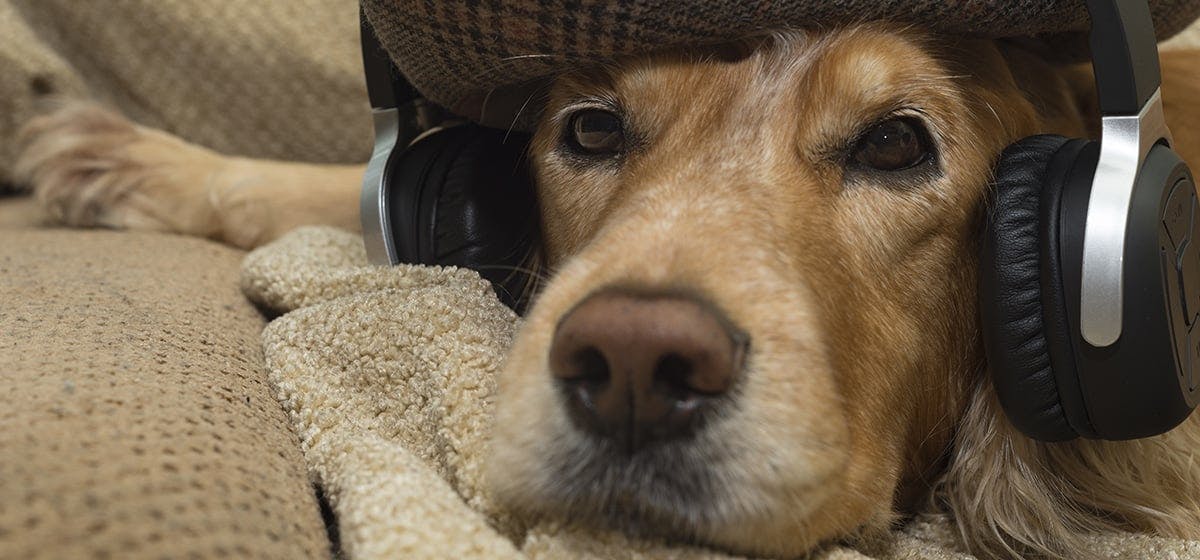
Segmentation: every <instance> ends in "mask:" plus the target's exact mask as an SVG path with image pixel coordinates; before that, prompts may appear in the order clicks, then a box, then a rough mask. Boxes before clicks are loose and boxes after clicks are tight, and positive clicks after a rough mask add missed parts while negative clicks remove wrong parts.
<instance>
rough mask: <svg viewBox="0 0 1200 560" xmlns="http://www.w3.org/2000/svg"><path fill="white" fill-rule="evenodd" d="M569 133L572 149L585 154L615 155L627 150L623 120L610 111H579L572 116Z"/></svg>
mask: <svg viewBox="0 0 1200 560" xmlns="http://www.w3.org/2000/svg"><path fill="white" fill-rule="evenodd" d="M567 131H568V140H569V144H570V145H571V147H572V148H574V149H575V150H576V151H578V152H581V153H584V154H589V155H597V156H605V155H614V154H617V153H620V152H621V151H622V150H623V149H624V148H625V130H624V127H623V126H622V125H621V119H620V118H619V117H617V116H616V115H614V114H612V113H610V112H608V111H601V110H599V109H585V110H582V111H579V112H578V113H575V114H574V115H572V116H571V120H570V123H569V125H568V129H567Z"/></svg>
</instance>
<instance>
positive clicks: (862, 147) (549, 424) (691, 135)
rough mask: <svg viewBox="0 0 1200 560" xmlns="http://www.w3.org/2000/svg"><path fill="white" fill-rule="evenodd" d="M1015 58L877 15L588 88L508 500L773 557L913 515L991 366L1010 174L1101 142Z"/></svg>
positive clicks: (570, 131) (561, 199) (550, 129)
mask: <svg viewBox="0 0 1200 560" xmlns="http://www.w3.org/2000/svg"><path fill="white" fill-rule="evenodd" d="M1011 60H1012V59H1011V55H1006V54H1004V53H1002V52H1001V49H1000V48H999V47H998V46H997V45H996V44H995V43H993V42H988V41H971V40H955V41H949V40H942V39H937V38H933V37H927V36H923V35H920V34H917V33H915V32H913V31H910V30H897V29H893V28H890V27H883V26H874V25H868V26H861V27H855V28H850V29H843V30H838V31H831V32H823V33H786V34H779V35H775V36H770V37H763V38H760V39H759V40H756V41H753V42H748V43H746V44H744V45H739V46H737V47H734V48H729V49H714V50H712V51H710V52H705V53H703V54H687V55H684V54H674V55H670V54H668V55H659V56H653V57H648V58H643V59H638V60H631V61H626V62H624V63H620V64H615V65H612V66H610V67H607V68H603V69H597V70H590V71H586V72H582V73H579V74H576V75H571V76H564V77H562V78H560V79H559V80H558V81H557V82H556V84H555V86H554V88H553V90H552V92H551V94H550V97H549V102H548V104H547V107H546V111H545V114H544V116H543V118H542V120H541V122H540V125H539V127H538V129H537V133H536V136H535V139H534V143H533V148H532V155H531V157H532V159H533V162H534V166H535V169H536V176H537V183H538V191H539V201H540V204H541V206H542V214H543V228H544V231H545V250H546V253H547V257H548V259H549V261H550V262H551V264H552V266H553V268H554V269H555V275H554V277H553V279H552V281H551V282H550V283H549V285H548V286H547V287H546V288H545V290H544V292H543V293H542V294H541V295H540V297H539V299H538V301H537V302H536V305H535V306H534V307H533V309H532V311H531V313H530V314H529V316H528V318H527V321H526V322H525V324H524V326H523V328H522V330H521V333H520V336H519V337H518V339H517V341H516V343H515V346H514V348H513V350H512V352H511V355H510V357H509V360H508V363H507V365H506V368H505V370H504V373H503V374H502V377H501V382H500V383H501V389H500V391H501V392H500V394H499V404H498V417H497V426H496V434H495V440H494V451H495V458H494V461H493V465H492V466H493V476H492V479H493V481H494V483H495V486H496V488H497V490H498V492H499V495H500V496H501V498H502V499H503V500H504V501H506V502H507V503H509V504H510V505H512V506H514V507H516V508H518V509H522V510H526V511H531V512H539V513H549V514H554V515H560V516H566V517H570V518H575V519H582V520H586V521H591V522H603V523H606V524H609V525H616V526H619V527H621V528H624V529H626V530H630V531H635V532H639V533H645V532H650V533H655V534H664V535H668V536H672V537H676V538H682V539H688V540H696V541H700V542H705V543H712V544H716V545H719V546H722V547H726V548H729V549H733V550H737V551H744V552H753V553H768V554H797V553H800V552H803V551H805V550H807V549H808V548H809V547H811V546H812V545H814V544H815V543H817V542H819V541H822V540H826V539H830V538H834V537H838V536H843V535H848V534H852V533H854V532H856V531H859V530H861V529H863V528H871V527H882V526H886V525H887V524H888V523H889V522H890V521H891V519H892V518H893V515H894V512H895V511H896V507H897V504H898V503H899V502H903V501H904V500H906V499H909V498H910V497H911V496H912V494H911V493H913V492H915V491H917V490H920V489H921V488H922V487H923V486H924V485H926V484H927V483H928V482H930V479H931V477H933V476H935V475H936V470H937V468H938V466H939V464H940V461H941V459H942V458H943V457H944V456H945V452H946V449H947V446H948V445H949V443H950V441H951V437H952V435H953V432H954V430H955V428H956V426H957V425H958V423H959V419H960V418H961V417H962V416H963V414H964V409H965V407H966V403H967V401H968V399H969V398H970V394H971V392H972V391H973V390H974V388H975V387H976V386H977V385H978V381H979V379H980V378H981V375H982V372H981V369H982V355H981V354H982V351H981V346H980V344H979V342H978V327H977V319H976V302H975V298H976V291H975V285H976V280H975V279H976V266H977V262H976V256H975V255H976V253H977V238H978V234H979V232H978V230H979V227H980V223H981V217H982V206H983V203H984V200H985V194H986V192H987V188H988V183H989V179H990V177H991V172H992V165H993V163H994V161H995V160H996V158H997V156H998V154H999V153H1000V151H1001V150H1002V149H1003V148H1004V147H1005V146H1006V145H1007V144H1009V143H1011V142H1012V141H1014V140H1015V139H1017V138H1020V137H1022V136H1025V135H1029V134H1033V133H1037V132H1041V131H1055V132H1065V133H1076V134H1078V133H1079V132H1080V131H1079V130H1078V127H1079V126H1080V125H1079V121H1080V119H1079V116H1078V112H1077V111H1075V110H1074V107H1073V101H1072V100H1071V99H1069V97H1068V95H1067V94H1066V92H1065V88H1063V87H1057V86H1046V87H1036V84H1034V81H1030V80H1027V79H1025V77H1024V76H1020V75H1015V74H1017V73H1015V72H1014V71H1013V70H1012V64H1011ZM1027 60H1028V61H1030V64H1035V63H1034V62H1033V60H1034V59H1033V58H1028V59H1027ZM1037 64H1040V63H1037ZM1031 71H1033V70H1031ZM1036 71H1041V72H1044V73H1045V74H1047V75H1051V74H1052V73H1051V72H1049V71H1048V70H1046V69H1045V68H1041V67H1039V68H1038V70H1036ZM1047 79H1049V78H1047ZM1031 84H1034V85H1031ZM1059 85H1061V84H1059Z"/></svg>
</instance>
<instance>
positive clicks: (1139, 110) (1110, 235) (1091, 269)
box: [1079, 0, 1171, 348]
mask: <svg viewBox="0 0 1200 560" xmlns="http://www.w3.org/2000/svg"><path fill="white" fill-rule="evenodd" d="M1087 6H1088V11H1089V13H1090V14H1091V15H1092V29H1091V44H1092V68H1093V71H1094V72H1095V75H1096V89H1097V93H1098V95H1099V96H1100V103H1101V105H1100V108H1101V124H1100V129H1101V133H1100V161H1099V162H1098V163H1097V164H1096V173H1095V175H1094V178H1093V180H1092V191H1091V195H1090V197H1089V199H1088V213H1087V224H1086V225H1085V229H1084V237H1083V271H1082V283H1081V284H1082V285H1081V287H1080V312H1079V323H1080V332H1081V334H1082V336H1083V339H1084V340H1086V341H1087V342H1088V343H1089V344H1091V345H1092V346H1095V347H1097V348H1104V347H1108V346H1112V345H1113V344H1115V343H1116V342H1117V339H1118V338H1120V337H1121V331H1122V328H1123V327H1122V324H1123V323H1122V322H1123V320H1124V305H1125V299H1124V298H1125V278H1124V275H1125V269H1124V266H1123V264H1124V261H1123V259H1124V255H1125V244H1126V231H1127V229H1128V226H1129V215H1130V205H1131V202H1132V197H1133V187H1134V185H1135V184H1136V182H1137V177H1138V173H1139V171H1140V170H1141V168H1142V164H1143V163H1144V162H1145V161H1146V156H1147V155H1148V154H1149V153H1150V149H1151V148H1153V147H1154V145H1155V144H1158V143H1160V142H1165V143H1166V144H1167V145H1168V146H1169V145H1170V144H1171V132H1170V130H1168V129H1167V124H1166V118H1165V117H1164V115H1163V108H1162V98H1161V97H1160V95H1159V84H1160V83H1161V81H1162V78H1161V75H1160V73H1159V67H1158V44H1157V43H1156V41H1155V34H1154V22H1153V20H1152V19H1151V18H1150V6H1149V3H1147V2H1141V1H1136V0H1088V2H1087Z"/></svg>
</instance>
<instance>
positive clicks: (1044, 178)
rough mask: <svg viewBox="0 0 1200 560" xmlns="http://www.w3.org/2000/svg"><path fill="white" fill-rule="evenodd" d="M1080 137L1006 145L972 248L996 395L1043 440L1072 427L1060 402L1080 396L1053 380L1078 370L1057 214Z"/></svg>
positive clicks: (1072, 432)
mask: <svg viewBox="0 0 1200 560" xmlns="http://www.w3.org/2000/svg"><path fill="white" fill-rule="evenodd" d="M1086 144H1087V142H1086V141H1083V140H1069V139H1067V138H1063V137H1061V136H1050V135H1043V136H1033V137H1029V138H1025V139H1023V140H1021V141H1020V142H1017V143H1015V144H1013V145H1011V146H1009V147H1008V148H1007V149H1005V150H1004V153H1003V154H1001V156H1000V161H999V163H998V164H997V166H996V171H995V183H994V186H993V191H992V193H991V197H990V200H989V205H988V207H987V212H988V214H987V224H986V227H985V235H984V239H983V243H982V252H981V255H980V277H979V298H980V299H979V307H980V318H981V320H982V331H983V340H984V349H985V351H986V353H987V359H988V366H989V368H990V369H991V373H992V380H993V383H994V385H995V388H996V392H997V395H998V397H999V400H1000V405H1001V406H1002V407H1003V408H1004V411H1005V413H1006V414H1007V415H1008V418H1009V420H1010V421H1012V423H1013V425H1015V426H1016V427H1017V428H1018V429H1019V430H1021V432H1023V433H1025V434H1026V435H1028V436H1030V437H1033V438H1035V439H1039V440H1043V441H1065V440H1070V439H1074V438H1076V437H1078V436H1079V435H1080V433H1079V431H1077V430H1076V429H1075V428H1074V427H1073V426H1072V422H1071V420H1070V418H1069V416H1073V415H1068V413H1067V410H1065V407H1067V406H1071V405H1072V404H1075V403H1078V402H1080V399H1081V396H1080V395H1079V394H1078V388H1077V386H1076V387H1075V388H1074V389H1072V387H1070V386H1068V387H1066V390H1065V391H1064V390H1063V387H1060V383H1059V379H1060V378H1067V379H1075V375H1076V373H1075V361H1074V352H1073V351H1072V349H1071V347H1070V343H1071V342H1070V336H1069V330H1068V329H1067V326H1068V323H1067V320H1068V319H1067V317H1066V314H1065V310H1064V309H1063V308H1062V305H1061V303H1062V298H1063V293H1062V273H1061V267H1060V266H1059V256H1058V241H1059V231H1060V224H1059V222H1058V215H1059V200H1060V199H1061V196H1062V188H1063V185H1064V183H1066V177H1067V174H1068V172H1069V171H1070V169H1071V167H1072V165H1071V164H1072V163H1073V162H1074V160H1075V157H1076V156H1077V155H1078V152H1079V150H1080V149H1082V147H1083V146H1084V145H1086ZM1056 370H1057V371H1056ZM1067 385H1070V384H1067ZM1072 391H1074V392H1073V393H1072ZM1080 407H1082V405H1080ZM1071 408H1074V407H1073V406H1071Z"/></svg>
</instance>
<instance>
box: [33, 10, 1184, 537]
mask: <svg viewBox="0 0 1200 560" xmlns="http://www.w3.org/2000/svg"><path fill="white" fill-rule="evenodd" d="M1196 61H1197V59H1196V56H1195V55H1194V54H1192V53H1187V52H1176V53H1168V54H1164V60H1163V66H1164V68H1163V73H1164V76H1165V84H1164V86H1163V98H1164V99H1165V102H1166V111H1167V121H1168V123H1169V124H1170V125H1172V127H1173V131H1174V135H1175V141H1176V147H1177V149H1178V151H1179V152H1180V153H1181V154H1182V155H1183V157H1184V158H1185V159H1188V160H1190V161H1192V162H1193V164H1200V163H1198V162H1200V137H1198V136H1197V134H1198V131H1200V73H1197V72H1195V64H1196ZM1092 87H1093V86H1092V83H1091V78H1090V69H1088V68H1064V67H1057V66H1053V65H1050V64H1048V63H1047V62H1045V61H1044V60H1043V59H1042V58H1041V57H1039V56H1038V55H1037V54H1035V53H1033V52H1030V51H1026V50H1023V47H1021V46H1018V45H1016V44H1011V43H1006V42H998V41H985V40H968V39H961V38H949V37H941V36H935V35H928V34H924V33H922V32H921V31H919V30H914V29H908V28H903V29H901V28H896V27H891V26H887V25H881V24H865V25H859V26H853V27H847V28H841V29H835V30H828V31H821V32H786V33H779V34H775V35H771V36H766V37H761V38H758V39H755V40H753V41H748V42H746V43H745V44H742V45H736V46H734V47H732V48H722V49H713V50H705V51H703V52H688V53H673V54H658V55H654V56H647V57H643V58H635V59H629V60H624V61H619V62H618V63H615V64H610V65H606V66H604V67H601V68H593V69H589V70H585V71H581V72H579V73H576V74H572V75H564V76H561V77H559V78H558V79H556V81H555V83H554V85H553V87H552V88H551V90H550V91H549V92H548V94H547V102H546V103H545V108H544V111H543V113H542V115H541V117H540V122H539V124H538V126H537V129H536V133H535V136H534V141H533V144H532V148H531V153H530V160H531V162H532V165H533V166H534V171H535V175H536V182H537V191H538V196H539V204H540V207H541V212H542V220H543V231H544V236H545V238H544V257H545V262H546V265H547V266H548V270H549V271H550V272H551V277H550V280H549V282H548V283H547V284H546V285H545V286H544V288H543V289H542V291H541V292H540V294H539V295H538V296H537V298H536V300H535V302H534V305H533V307H532V308H531V310H530V312H529V313H528V315H527V317H526V318H525V320H524V323H523V326H522V328H521V331H520V334H519V336H518V338H517V340H516V341H515V345H514V347H513V348H512V351H511V354H510V356H509V359H508V361H507V364H506V366H505V368H504V372H503V374H502V377H501V379H500V392H499V394H498V396H497V399H498V403H497V421H496V433H495V438H494V459H493V461H492V463H491V466H492V468H493V470H494V473H493V476H492V477H491V478H492V480H493V481H494V491H495V493H496V495H497V496H498V498H499V499H500V500H502V501H503V502H504V503H505V504H507V505H508V506H509V507H511V508H514V509H516V510H519V511H522V512H526V513H528V514H531V515H540V516H549V517H558V518H566V519H571V520H575V521H579V522H583V523H591V524H597V525H603V526H608V527H617V528H620V529H622V530H625V531H628V532H631V533H634V534H639V535H655V536H661V537H666V538H668V539H672V540H675V541H681V542H694V543H701V544H705V545H709V546H714V547H717V548H720V549H723V550H728V551H733V552H738V553H745V554H755V555H771V556H784V557H794V556H797V555H802V554H804V553H805V552H806V551H809V550H811V549H812V548H814V547H816V546H818V545H820V544H821V543H824V542H830V541H846V540H854V539H858V538H869V537H870V536H871V535H873V534H877V533H878V532H880V531H884V530H886V529H887V528H889V527H892V526H894V524H896V523H897V522H898V521H899V520H902V519H903V518H904V516H905V515H906V514H909V513H911V512H917V511H928V510H930V509H933V510H939V511H947V512H949V513H951V514H952V515H953V517H954V519H955V520H956V522H957V525H958V527H959V529H960V531H961V536H962V539H963V541H964V542H965V544H966V545H967V546H968V547H969V549H970V550H971V551H972V552H973V553H975V554H978V555H981V556H985V557H1029V556H1047V557H1073V556H1075V555H1077V554H1079V552H1078V551H1079V548H1078V546H1079V538H1080V537H1081V536H1083V535H1086V534H1090V533H1095V532H1101V531H1109V530H1125V531H1137V532H1145V533H1151V534H1157V535H1168V536H1176V537H1192V538H1194V537H1196V536H1197V535H1200V462H1197V461H1196V460H1195V458H1196V455H1195V454H1196V453H1197V450H1200V420H1198V419H1197V418H1196V417H1193V418H1192V419H1191V420H1189V421H1188V422H1187V423H1185V424H1184V425H1183V426H1181V427H1179V428H1177V429H1175V430H1174V431H1172V432H1171V433H1169V434H1166V435H1164V436H1160V437H1156V438H1151V439H1146V440H1140V441H1130V442H1118V443H1111V442H1098V441H1087V440H1078V441H1073V442H1069V443H1058V444H1045V443H1038V442H1035V441H1032V440H1029V439H1027V438H1025V437H1024V436H1022V435H1021V434H1020V433H1018V432H1017V431H1016V430H1015V429H1014V428H1013V427H1012V426H1011V424H1010V423H1009V421H1008V420H1007V419H1006V418H1005V416H1004V415H1003V413H1002V411H1001V410H1000V408H999V405H998V403H997V400H996V396H995V394H994V390H993V388H992V385H991V381H990V379H989V376H988V374H987V363H986V361H985V358H984V355H983V350H982V344H981V339H980V325H979V318H978V310H977V302H976V298H977V289H976V281H977V274H978V273H977V266H978V263H977V259H978V257H977V254H978V252H979V243H980V237H981V226H982V224H983V220H984V217H985V213H986V211H987V209H986V208H985V206H986V204H985V201H986V196H987V193H988V190H989V184H990V182H991V179H992V173H993V166H994V164H995V162H996V160H997V158H998V156H999V154H1000V153H1001V151H1002V150H1003V149H1004V148H1005V147H1006V146H1008V145H1009V144H1010V143H1012V142H1014V141H1016V140H1018V139H1020V138H1023V137H1026V136H1030V135H1034V134H1038V133H1057V134H1064V135H1068V136H1088V135H1089V134H1090V135H1093V136H1094V134H1095V133H1096V131H1097V128H1098V127H1097V124H1098V118H1097V116H1096V115H1095V114H1093V111H1094V107H1095V101H1094V99H1093V94H1094V93H1093V89H1092ZM25 142H26V144H25V149H24V152H23V155H22V157H21V159H20V162H19V164H20V165H19V169H20V172H21V174H22V177H23V179H24V180H25V182H27V183H28V184H29V185H32V187H33V188H34V189H35V191H36V194H37V196H38V197H39V199H40V200H41V202H42V203H43V204H44V205H45V207H46V208H47V209H48V210H49V211H50V212H51V213H52V214H53V215H54V216H56V217H57V218H58V219H60V220H61V221H63V222H64V223H67V224H70V225H78V226H107V227H118V228H135V229H151V230H163V231H172V232H180V233H185V234H194V235H202V236H206V237H211V238H214V239H219V240H222V241H225V242H228V243H231V244H234V245H237V246H241V247H253V246H256V245H259V244H261V243H263V242H266V241H269V240H270V239H272V238H274V237H277V236H279V235H280V234H282V233H283V232H285V231H287V230H288V229H291V228H293V227H296V226H298V225H302V224H332V225H337V226H341V227H344V228H351V229H357V227H358V218H357V216H356V209H357V197H358V192H359V181H360V175H361V173H362V168H361V166H349V167H339V166H311V165H301V164H296V163H284V162H264V161H252V160H245V159H239V158H236V157H229V156H224V155H220V154H216V153H213V152H211V151H208V150H206V149H204V148H201V147H198V146H194V145H189V144H186V143H184V142H183V141H181V140H178V139H176V138H173V137H171V136H169V135H167V134H165V133H162V132H158V131H154V130H148V129H145V128H142V127H139V126H136V125H134V124H131V123H129V122H127V121H125V120H124V119H122V118H120V117H117V116H114V115H111V114H108V113H104V112H102V111H99V110H97V109H94V108H89V107H81V106H75V107H68V108H65V109H62V110H61V111H59V112H57V113H53V114H50V115H48V116H45V117H42V118H40V119H38V120H36V121H34V122H32V123H30V125H29V126H28V128H27V129H26V132H25Z"/></svg>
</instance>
